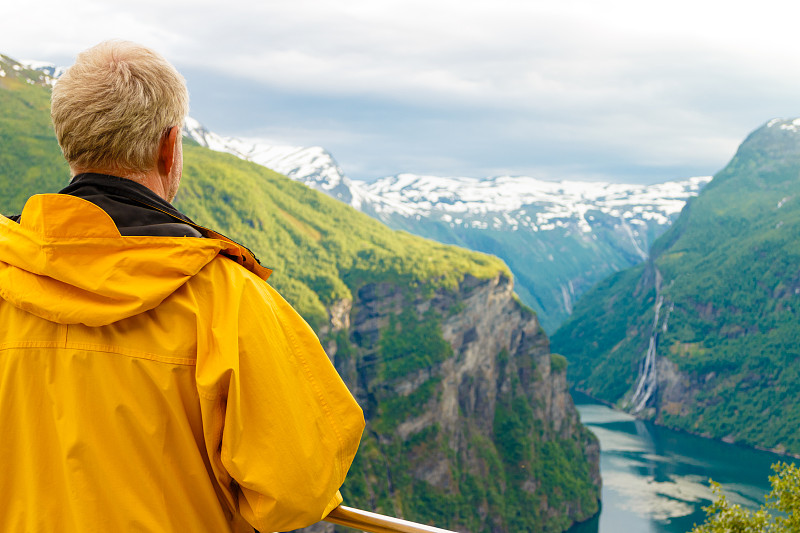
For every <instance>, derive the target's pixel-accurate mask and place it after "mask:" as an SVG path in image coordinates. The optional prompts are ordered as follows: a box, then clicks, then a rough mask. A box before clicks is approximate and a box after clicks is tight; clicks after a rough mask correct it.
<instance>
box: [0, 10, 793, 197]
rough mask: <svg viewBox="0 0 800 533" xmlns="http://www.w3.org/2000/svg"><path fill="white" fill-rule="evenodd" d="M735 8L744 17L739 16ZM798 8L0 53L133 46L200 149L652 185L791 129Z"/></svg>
mask: <svg viewBox="0 0 800 533" xmlns="http://www.w3.org/2000/svg"><path fill="white" fill-rule="evenodd" d="M742 5H746V7H738V6H742ZM798 5H799V4H798V3H797V2H793V1H788V0H783V1H774V0H761V1H760V2H747V3H745V2H737V1H735V0H728V1H707V0H670V1H669V2H647V1H642V0H585V1H584V0H550V1H546V2H543V1H539V0H491V1H469V0H460V1H451V0H397V1H395V0H327V1H324V0H281V1H273V0H263V1H252V2H250V1H238V0H229V1H222V2H220V1H219V0H215V1H213V2H212V1H206V0H200V1H197V0H193V1H191V2H188V1H184V0H170V1H169V2H164V1H158V2H155V1H152V0H137V1H136V2H125V3H124V4H122V3H121V4H120V5H117V2H113V1H109V0H103V1H94V0H71V1H69V2H64V1H62V0H59V1H58V2H56V1H51V0H47V1H38V2H36V3H35V6H36V7H27V8H26V7H23V6H22V5H21V2H12V1H7V2H3V5H2V6H1V7H0V53H3V54H6V55H9V56H11V57H13V58H15V59H20V60H22V59H38V60H45V61H52V62H55V63H58V64H70V63H71V62H72V61H73V60H74V57H75V55H76V54H77V53H78V52H79V51H81V50H82V49H84V48H87V47H89V46H91V45H93V44H95V43H97V42H99V41H101V40H104V39H108V38H123V39H130V40H134V41H137V42H141V43H143V44H146V45H148V46H151V47H153V48H155V49H156V50H158V51H159V52H161V53H162V54H164V55H165V56H166V57H167V59H169V60H170V61H172V62H173V63H174V64H175V65H176V66H177V67H178V69H179V70H180V71H181V72H183V74H184V75H185V76H186V79H187V81H188V84H189V91H190V94H191V98H192V103H191V105H192V110H191V114H192V116H194V117H195V118H196V119H198V120H199V121H200V122H201V123H203V124H204V125H206V127H207V128H209V129H211V130H212V131H215V132H218V133H221V134H225V135H236V136H249V137H261V138H265V139H269V140H270V141H271V142H274V143H276V144H293V145H300V146H310V145H320V146H324V147H325V148H327V149H328V150H330V151H331V152H332V154H333V155H334V157H335V158H336V159H337V160H338V161H339V163H340V165H341V166H342V167H343V169H344V170H345V172H346V173H347V174H348V175H350V176H351V177H353V178H360V179H373V178H378V177H383V176H387V175H392V174H396V173H400V172H414V173H427V174H433V175H447V176H454V175H460V176H471V177H484V176H494V175H501V174H510V175H529V176H534V177H540V178H545V179H554V180H560V179H591V180H607V181H614V182H640V183H655V182H659V181H666V180H670V179H676V178H684V177H688V176H692V175H708V174H713V173H715V172H716V171H718V170H720V169H721V168H722V167H723V166H724V165H725V164H726V163H727V161H728V160H729V159H730V158H731V156H732V155H733V154H734V152H735V150H736V147H737V146H738V144H739V143H740V142H741V141H742V140H743V139H744V137H745V136H746V135H747V134H748V133H749V132H750V131H752V130H753V129H755V128H757V127H758V126H760V125H762V124H763V123H765V122H766V121H767V120H769V119H771V118H774V117H794V116H799V115H800V38H798V35H799V34H800V32H798V29H799V28H798V24H800V17H798V15H800V7H798Z"/></svg>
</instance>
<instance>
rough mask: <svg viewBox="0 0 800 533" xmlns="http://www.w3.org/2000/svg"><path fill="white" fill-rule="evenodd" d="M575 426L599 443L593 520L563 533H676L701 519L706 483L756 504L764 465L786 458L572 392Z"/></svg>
mask: <svg viewBox="0 0 800 533" xmlns="http://www.w3.org/2000/svg"><path fill="white" fill-rule="evenodd" d="M573 399H574V400H575V405H576V407H577V408H578V411H579V412H580V415H581V420H582V421H583V423H584V424H586V425H587V426H588V427H589V429H591V430H592V432H593V433H594V434H595V435H597V438H598V439H599V440H600V473H601V475H602V477H603V495H602V510H601V512H600V514H599V516H597V517H595V518H594V519H592V520H590V521H588V522H586V523H584V524H579V525H577V526H575V527H573V528H572V529H570V530H569V533H620V532H625V533H679V532H680V533H683V532H685V531H689V530H691V528H692V526H693V525H694V524H696V523H697V524H699V523H702V522H703V521H704V520H705V513H704V512H703V510H702V507H704V506H707V505H708V504H710V503H711V501H712V497H713V496H712V493H711V489H710V488H709V485H708V480H709V478H711V479H713V480H714V481H716V482H718V483H720V484H721V485H722V489H723V491H724V492H725V494H726V495H727V496H728V499H729V500H730V501H731V502H733V503H739V504H741V505H743V506H747V507H750V508H757V507H758V506H759V505H761V504H762V503H764V495H766V494H767V493H768V492H769V489H770V487H769V479H768V478H769V476H770V475H772V474H773V471H772V469H771V468H770V465H772V464H774V463H777V462H780V461H786V462H788V461H792V460H791V459H789V458H786V457H783V456H780V455H775V454H772V453H768V452H763V451H759V450H753V449H750V448H745V447H742V446H737V445H734V444H726V443H724V442H720V441H714V440H709V439H703V438H701V437H695V436H693V435H689V434H686V433H681V432H678V431H672V430H669V429H665V428H662V427H659V426H656V425H654V424H652V423H650V422H643V421H641V420H636V419H635V418H633V417H632V416H630V415H628V414H625V413H621V412H619V411H615V410H613V409H611V408H609V407H607V406H605V405H603V404H600V403H598V402H596V401H594V400H592V399H591V398H589V397H588V396H586V395H583V394H581V393H579V392H574V393H573Z"/></svg>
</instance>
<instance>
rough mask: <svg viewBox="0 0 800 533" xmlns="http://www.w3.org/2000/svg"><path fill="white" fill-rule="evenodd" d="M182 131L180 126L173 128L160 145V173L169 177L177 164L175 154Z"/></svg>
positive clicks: (164, 136)
mask: <svg viewBox="0 0 800 533" xmlns="http://www.w3.org/2000/svg"><path fill="white" fill-rule="evenodd" d="M180 134H181V129H180V128H179V127H178V126H172V127H171V128H170V129H168V130H167V131H166V132H165V133H164V135H163V136H162V137H161V142H160V143H159V145H158V172H159V174H162V175H164V176H168V175H169V173H170V171H171V170H172V166H173V165H174V164H175V152H176V151H177V144H176V143H177V142H178V141H179V137H178V136H179V135H180Z"/></svg>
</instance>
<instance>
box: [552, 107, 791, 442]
mask: <svg viewBox="0 0 800 533" xmlns="http://www.w3.org/2000/svg"><path fill="white" fill-rule="evenodd" d="M798 234H800V119H796V120H782V119H775V120H771V121H770V122H768V123H767V124H765V125H764V126H763V127H761V128H759V129H758V130H756V131H755V132H753V133H752V134H751V135H750V136H748V137H747V139H746V140H745V141H744V142H743V143H742V144H741V146H740V147H739V149H738V151H737V153H736V155H735V156H734V157H733V159H732V160H731V162H730V163H729V164H728V165H727V166H726V167H725V168H724V169H723V170H722V171H720V172H719V173H718V174H716V176H715V177H714V179H713V180H712V181H711V183H710V184H709V185H708V186H706V188H705V189H704V190H703V192H702V193H701V194H700V195H699V196H698V197H696V198H694V199H693V200H691V201H690V202H689V203H688V204H687V205H686V207H685V208H684V209H683V211H682V213H681V215H680V217H679V218H678V220H677V221H676V222H675V224H674V225H673V226H672V227H671V228H670V229H669V230H668V231H667V232H666V233H665V234H664V235H663V236H662V237H660V238H659V239H658V240H657V241H656V242H655V243H654V244H653V246H652V250H651V256H650V258H649V259H648V261H647V262H645V263H643V264H641V265H638V266H636V267H634V268H631V269H628V270H625V271H622V272H619V273H617V274H615V275H613V276H611V277H609V278H607V279H606V280H604V281H603V282H602V283H600V284H598V285H597V286H596V287H595V288H593V289H592V290H590V291H589V292H587V293H586V294H585V295H584V296H583V297H582V298H581V300H580V301H579V302H578V304H577V305H576V307H575V311H574V312H573V314H572V316H571V317H570V319H569V320H568V321H567V322H566V323H565V324H564V325H563V326H562V327H561V328H560V329H559V330H558V331H557V332H556V333H555V335H554V336H553V339H552V340H553V346H554V347H555V349H557V350H558V351H559V352H560V353H563V354H565V355H566V356H567V357H568V359H569V361H570V374H571V379H572V380H574V381H575V383H576V384H577V386H578V387H579V388H582V389H584V390H586V391H588V392H589V393H590V394H592V395H594V396H596V397H598V398H601V399H604V400H607V401H609V402H613V403H615V404H617V405H618V406H620V407H624V408H627V409H629V410H631V411H633V412H636V413H639V414H640V416H645V417H649V418H652V419H654V420H655V421H656V422H658V423H661V424H664V425H666V426H669V427H673V428H678V429H682V430H686V431H690V432H693V433H697V434H701V435H705V436H709V437H715V438H721V439H723V440H726V441H730V442H740V443H743V444H747V445H751V446H759V447H763V448H768V449H771V450H775V451H778V452H790V453H793V454H798V453H800V424H798V422H800V406H798V404H797V401H796V399H797V397H798V394H800V379H798V377H800V342H798V341H800V325H799V324H798V312H800V266H798V265H800V244H798V242H799V241H798V238H797V236H798Z"/></svg>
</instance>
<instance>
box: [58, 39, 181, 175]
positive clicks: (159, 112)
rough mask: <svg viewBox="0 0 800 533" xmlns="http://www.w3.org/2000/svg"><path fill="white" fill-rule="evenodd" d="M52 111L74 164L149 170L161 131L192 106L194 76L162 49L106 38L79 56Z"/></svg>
mask: <svg viewBox="0 0 800 533" xmlns="http://www.w3.org/2000/svg"><path fill="white" fill-rule="evenodd" d="M50 103H51V105H50V117H51V118H52V120H53V126H54V128H55V131H56V137H57V138H58V144H59V145H60V146H61V151H62V153H63V154H64V157H65V158H66V160H67V162H68V163H69V164H70V166H73V167H77V168H82V169H96V170H100V169H119V170H124V171H129V172H135V173H139V172H141V173H144V172H147V171H148V170H150V169H152V168H153V167H154V166H155V164H156V158H157V152H158V146H159V141H160V139H161V136H162V135H164V134H165V133H166V131H167V130H168V129H169V128H170V127H173V126H178V127H180V126H182V125H183V121H184V119H185V118H186V115H188V113H189V93H188V91H187V90H186V81H185V80H184V79H183V76H181V75H180V74H179V73H178V71H177V70H175V67H173V66H172V65H171V64H170V63H169V62H168V61H167V60H166V59H164V58H163V57H162V56H161V55H159V54H158V53H156V52H154V51H153V50H150V49H149V48H146V47H144V46H141V45H138V44H136V43H131V42H127V41H105V42H102V43H100V44H98V45H96V46H93V47H92V48H89V49H88V50H86V51H84V52H82V53H81V54H79V55H78V59H77V60H76V62H75V64H74V65H73V66H71V67H70V68H69V69H67V71H66V72H65V73H64V75H63V76H61V78H59V80H58V82H57V83H56V85H55V87H53V94H52V97H51V102H50Z"/></svg>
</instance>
